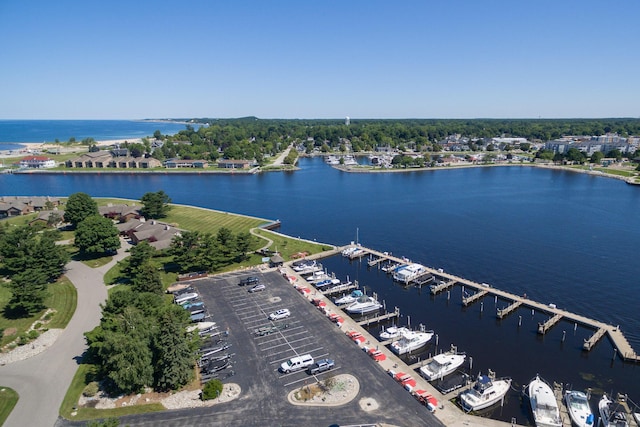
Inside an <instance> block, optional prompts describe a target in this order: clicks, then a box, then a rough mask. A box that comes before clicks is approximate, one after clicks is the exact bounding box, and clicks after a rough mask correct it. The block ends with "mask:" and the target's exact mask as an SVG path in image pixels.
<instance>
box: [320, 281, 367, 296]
mask: <svg viewBox="0 0 640 427" xmlns="http://www.w3.org/2000/svg"><path fill="white" fill-rule="evenodd" d="M352 289H358V281H356V282H355V283H353V284H351V285H348V286H340V285H337V286H334V287H333V288H330V289H327V290H326V291H322V292H320V293H321V294H322V295H335V294H338V293H340V292H347V291H350V290H352Z"/></svg>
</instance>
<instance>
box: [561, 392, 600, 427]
mask: <svg viewBox="0 0 640 427" xmlns="http://www.w3.org/2000/svg"><path fill="white" fill-rule="evenodd" d="M564 401H565V402H566V404H567V410H568V411H569V416H570V417H571V421H573V424H574V425H576V426H577V427H590V426H593V423H594V421H595V420H594V418H595V417H594V416H593V412H591V407H590V406H589V399H588V398H587V395H586V394H584V393H583V392H581V391H576V390H567V391H566V392H565V393H564Z"/></svg>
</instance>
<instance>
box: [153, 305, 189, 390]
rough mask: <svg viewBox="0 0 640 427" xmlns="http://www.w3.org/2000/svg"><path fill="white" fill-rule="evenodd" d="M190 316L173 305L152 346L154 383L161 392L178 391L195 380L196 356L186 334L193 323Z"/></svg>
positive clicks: (160, 321) (162, 322)
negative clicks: (193, 377) (190, 321)
mask: <svg viewBox="0 0 640 427" xmlns="http://www.w3.org/2000/svg"><path fill="white" fill-rule="evenodd" d="M186 313H187V312H186V311H185V310H184V309H182V308H181V307H178V306H176V305H175V304H172V305H170V306H169V307H167V309H166V310H164V312H163V313H162V315H161V316H160V319H159V328H158V332H157V333H156V334H155V336H154V339H153V343H152V348H153V354H154V363H153V365H154V367H155V372H154V383H155V386H156V388H157V389H158V390H161V391H168V390H174V389H177V388H179V387H181V386H183V385H185V384H187V383H188V382H189V381H190V380H191V377H192V376H193V365H194V353H193V351H192V349H191V346H190V342H189V337H188V335H187V332H186V327H187V325H188V323H189V320H188V316H187V314H186Z"/></svg>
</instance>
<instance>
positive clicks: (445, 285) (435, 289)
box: [430, 280, 457, 295]
mask: <svg viewBox="0 0 640 427" xmlns="http://www.w3.org/2000/svg"><path fill="white" fill-rule="evenodd" d="M456 283H457V282H456V281H455V280H449V281H448V282H445V281H444V280H441V281H440V283H438V284H437V285H431V286H430V289H431V294H432V295H435V294H437V293H438V292H442V291H444V290H445V289H449V288H450V287H452V286H453V285H455V284H456Z"/></svg>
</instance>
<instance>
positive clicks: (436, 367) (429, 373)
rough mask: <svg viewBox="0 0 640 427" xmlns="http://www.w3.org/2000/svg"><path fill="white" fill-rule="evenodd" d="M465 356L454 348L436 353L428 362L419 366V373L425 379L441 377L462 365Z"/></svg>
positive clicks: (431, 379) (430, 379)
mask: <svg viewBox="0 0 640 427" xmlns="http://www.w3.org/2000/svg"><path fill="white" fill-rule="evenodd" d="M452 350H453V349H452ZM466 357H467V356H466V355H465V354H464V353H457V352H456V351H455V350H453V351H450V352H447V353H441V354H438V355H436V356H434V357H433V359H431V361H430V362H429V363H427V364H426V365H424V366H421V367H420V375H422V376H423V377H424V378H426V379H427V381H433V380H437V379H438V378H443V377H445V376H446V375H449V374H450V373H452V372H453V371H455V370H456V369H458V368H459V367H460V366H462V364H463V363H464V361H465V359H466Z"/></svg>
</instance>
